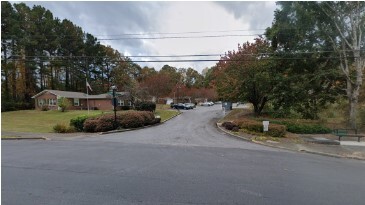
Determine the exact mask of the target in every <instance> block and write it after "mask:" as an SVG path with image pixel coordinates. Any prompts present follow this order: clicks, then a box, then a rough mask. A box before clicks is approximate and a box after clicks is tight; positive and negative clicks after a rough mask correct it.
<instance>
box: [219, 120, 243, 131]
mask: <svg viewBox="0 0 365 205" xmlns="http://www.w3.org/2000/svg"><path fill="white" fill-rule="evenodd" d="M222 126H223V127H224V128H226V129H227V130H232V131H234V132H237V131H238V130H239V127H238V126H237V125H236V124H234V123H232V122H223V123H222Z"/></svg>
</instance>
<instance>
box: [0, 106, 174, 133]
mask: <svg viewBox="0 0 365 205" xmlns="http://www.w3.org/2000/svg"><path fill="white" fill-rule="evenodd" d="M103 112H104V113H112V111H107V112H105V111H101V110H90V116H95V115H100V114H102V113H103ZM118 112H121V111H118ZM87 113H88V112H87V110H72V111H71V110H70V111H65V112H60V111H52V110H50V111H38V110H21V111H14V112H2V113H1V130H2V131H9V132H33V133H50V132H53V126H55V125H56V124H65V125H67V126H68V125H69V123H70V119H71V118H74V117H77V116H80V115H87ZM177 114H178V112H177V111H174V110H156V113H155V115H159V116H161V121H162V122H164V121H166V120H167V119H168V118H170V117H172V116H175V115H177Z"/></svg>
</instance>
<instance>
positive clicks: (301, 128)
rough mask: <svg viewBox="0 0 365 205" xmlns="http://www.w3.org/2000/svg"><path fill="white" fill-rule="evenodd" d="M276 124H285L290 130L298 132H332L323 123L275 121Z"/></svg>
mask: <svg viewBox="0 0 365 205" xmlns="http://www.w3.org/2000/svg"><path fill="white" fill-rule="evenodd" d="M274 122H275V123H276V124H281V125H285V126H286V128H287V130H288V132H292V133H296V134H328V133H331V132H332V130H331V129H330V128H328V127H324V126H322V125H318V124H317V125H311V124H302V123H294V122H286V121H280V122H277V121H274Z"/></svg>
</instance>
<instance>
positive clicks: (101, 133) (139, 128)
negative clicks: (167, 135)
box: [99, 112, 182, 135]
mask: <svg viewBox="0 0 365 205" xmlns="http://www.w3.org/2000/svg"><path fill="white" fill-rule="evenodd" d="M180 114H182V112H179V113H178V114H177V115H175V116H172V117H170V118H168V119H167V120H165V121H163V122H160V123H158V124H154V125H148V126H143V127H137V128H130V129H124V130H112V131H108V132H100V133H99V135H106V134H114V133H119V132H128V131H133V130H141V129H145V128H149V127H155V126H159V125H162V124H164V123H165V122H167V121H169V120H171V119H173V118H174V117H176V116H179V115H180Z"/></svg>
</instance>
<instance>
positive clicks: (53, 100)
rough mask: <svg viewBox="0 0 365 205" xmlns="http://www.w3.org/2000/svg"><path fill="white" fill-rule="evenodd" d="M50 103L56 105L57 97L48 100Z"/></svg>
mask: <svg viewBox="0 0 365 205" xmlns="http://www.w3.org/2000/svg"><path fill="white" fill-rule="evenodd" d="M48 105H50V106H52V105H56V99H49V100H48Z"/></svg>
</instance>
